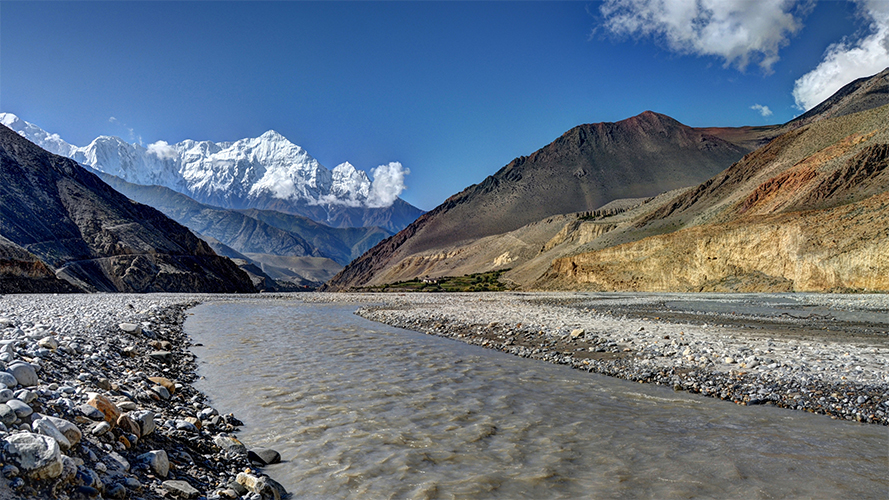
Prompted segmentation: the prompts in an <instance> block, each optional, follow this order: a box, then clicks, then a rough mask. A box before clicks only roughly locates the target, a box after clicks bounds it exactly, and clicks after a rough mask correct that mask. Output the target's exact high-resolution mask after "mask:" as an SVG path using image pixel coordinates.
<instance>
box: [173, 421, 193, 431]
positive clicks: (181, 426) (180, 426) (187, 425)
mask: <svg viewBox="0 0 890 500" xmlns="http://www.w3.org/2000/svg"><path fill="white" fill-rule="evenodd" d="M176 430H179V431H186V432H198V428H197V427H195V424H193V423H191V422H189V421H187V420H177V421H176Z"/></svg>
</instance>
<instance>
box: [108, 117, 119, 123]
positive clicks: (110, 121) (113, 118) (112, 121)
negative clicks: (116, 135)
mask: <svg viewBox="0 0 890 500" xmlns="http://www.w3.org/2000/svg"><path fill="white" fill-rule="evenodd" d="M108 122H109V123H117V118H115V117H113V116H109V117H108Z"/></svg>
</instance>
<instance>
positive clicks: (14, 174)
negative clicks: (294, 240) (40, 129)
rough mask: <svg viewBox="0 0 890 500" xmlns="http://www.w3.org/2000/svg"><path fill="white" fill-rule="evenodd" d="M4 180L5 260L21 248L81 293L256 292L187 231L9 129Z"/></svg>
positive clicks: (4, 140)
mask: <svg viewBox="0 0 890 500" xmlns="http://www.w3.org/2000/svg"><path fill="white" fill-rule="evenodd" d="M0 179H2V183H0V236H2V237H3V238H4V240H5V241H8V242H9V243H11V245H9V244H7V245H6V247H7V250H6V254H7V255H13V254H14V253H16V250H17V249H23V250H24V251H26V252H27V253H29V254H31V255H33V256H36V258H38V259H39V260H40V262H42V263H43V264H44V265H46V266H47V267H48V268H49V269H54V270H55V274H56V275H57V276H58V277H61V278H63V279H65V280H66V281H68V282H69V283H71V284H73V285H75V286H77V287H78V288H80V289H83V290H87V291H108V292H114V291H119V292H161V291H172V292H252V291H254V288H253V286H252V284H251V282H250V279H249V278H248V276H247V275H246V274H244V273H243V272H242V271H241V270H239V269H238V268H237V266H235V264H233V263H232V261H230V260H229V259H227V258H224V257H219V256H217V255H216V254H215V253H214V252H213V251H212V250H211V249H210V247H209V246H208V245H207V244H206V243H205V242H203V241H201V240H200V239H198V238H197V237H196V236H195V235H193V234H192V233H191V232H190V231H189V230H188V229H186V228H185V227H183V226H181V225H179V224H178V223H176V222H174V221H172V220H170V219H168V218H167V217H166V216H164V215H163V214H162V213H160V212H158V211H157V210H155V209H153V208H151V207H148V206H145V205H141V204H138V203H136V202H133V201H130V200H129V199H127V198H126V197H125V196H123V195H122V194H120V193H118V192H117V191H115V190H113V189H112V188H111V187H109V186H108V185H107V184H105V183H104V182H102V181H101V180H100V179H99V178H98V177H96V176H95V175H93V174H91V173H89V172H87V171H86V170H85V169H84V168H83V167H81V166H80V165H78V164H77V163H76V162H74V161H73V160H70V159H68V158H65V157H62V156H57V155H54V154H51V153H48V152H47V151H44V150H43V149H41V148H39V147H38V146H36V145H34V144H32V143H31V142H29V141H27V140H26V139H24V138H22V137H21V136H19V135H18V134H17V133H15V132H13V131H12V130H10V129H9V128H7V127H3V126H0ZM12 245H14V246H12ZM17 254H19V255H20V254H21V252H20V251H18V252H17ZM17 261H18V262H23V261H24V262H26V261H27V259H25V260H22V258H21V257H19V258H17ZM41 277H48V276H46V273H42V276H41ZM10 283H11V282H10ZM3 284H4V281H0V286H3ZM10 288H12V287H10ZM0 291H16V290H14V289H9V290H0Z"/></svg>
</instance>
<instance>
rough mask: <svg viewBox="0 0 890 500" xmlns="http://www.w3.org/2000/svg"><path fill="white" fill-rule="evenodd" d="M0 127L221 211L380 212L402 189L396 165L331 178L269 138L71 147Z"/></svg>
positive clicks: (27, 130) (103, 141)
mask: <svg viewBox="0 0 890 500" xmlns="http://www.w3.org/2000/svg"><path fill="white" fill-rule="evenodd" d="M0 121H2V123H3V124H4V125H6V126H8V127H9V128H11V129H12V130H14V131H16V132H17V133H18V134H19V135H21V136H23V137H25V138H26V139H28V140H30V141H32V142H34V143H35V144H37V145H38V146H40V147H42V148H44V149H46V150H48V151H50V152H52V153H56V154H59V155H63V156H67V157H69V158H72V159H74V160H75V161H77V162H79V163H82V164H84V165H87V166H89V167H92V168H93V169H95V170H99V171H102V172H105V173H108V174H112V175H115V176H117V177H120V178H122V179H124V180H126V181H128V182H132V183H134V184H142V185H160V186H165V187H168V188H171V189H173V190H176V191H179V192H181V193H184V194H187V195H189V196H191V197H193V198H195V199H197V200H198V201H201V202H204V203H211V204H215V205H219V206H222V207H227V208H244V207H247V206H249V205H255V202H256V200H258V199H263V198H272V199H276V200H282V201H283V202H294V203H302V204H307V205H321V206H328V207H333V206H344V207H364V208H387V207H390V206H391V205H392V204H393V203H394V202H395V201H396V199H397V198H398V196H399V194H401V193H402V191H404V189H405V185H404V177H405V176H406V175H407V174H408V170H407V169H404V168H403V167H402V165H401V164H400V163H397V162H393V163H389V164H388V165H381V166H379V167H377V168H375V169H373V170H372V175H373V176H374V180H373V181H371V179H370V178H369V177H368V175H367V174H366V173H365V172H363V171H361V170H358V169H356V168H355V167H354V166H353V165H352V164H350V163H349V162H344V163H341V164H340V165H337V167H335V168H334V170H333V171H331V170H328V169H327V168H325V167H324V166H323V165H321V164H320V163H319V162H318V160H316V159H315V158H313V157H312V156H311V155H310V154H309V153H308V152H307V151H306V150H304V149H303V148H301V147H300V146H298V145H296V144H294V143H292V142H290V141H289V140H288V139H287V138H286V137H284V136H283V135H281V134H279V133H278V132H276V131H274V130H269V131H266V132H265V133H263V134H262V135H261V136H259V137H255V138H246V139H241V140H238V141H235V142H218V143H214V142H211V141H194V140H190V139H189V140H185V141H182V142H179V143H177V144H172V145H171V144H168V143H167V142H166V141H157V142H155V143H153V144H149V145H148V147H142V146H141V145H138V144H129V143H127V142H125V141H124V140H122V139H120V138H118V137H112V136H100V137H97V138H96V139H95V140H93V141H92V142H91V143H90V144H89V145H87V146H84V147H76V146H72V145H71V144H68V143H67V142H65V141H63V140H62V139H61V138H60V137H59V136H58V135H56V134H49V133H47V132H46V131H44V130H43V129H41V128H40V127H38V126H36V125H33V124H31V123H28V122H25V121H24V120H21V119H20V118H18V117H17V116H15V115H13V114H11V113H0Z"/></svg>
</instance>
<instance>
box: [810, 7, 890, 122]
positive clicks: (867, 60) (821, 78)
mask: <svg viewBox="0 0 890 500" xmlns="http://www.w3.org/2000/svg"><path fill="white" fill-rule="evenodd" d="M856 3H857V4H858V5H859V15H860V16H861V17H862V18H863V19H864V20H865V21H866V23H867V29H866V30H865V31H864V32H863V33H862V34H860V35H859V36H852V37H845V38H844V39H843V40H841V41H839V42H837V43H834V44H832V45H830V46H829V47H828V49H826V50H825V55H824V56H823V58H822V62H821V63H819V65H818V66H816V68H815V69H813V70H812V71H810V72H809V73H807V74H805V75H803V76H802V77H800V78H799V79H798V80H797V81H796V82H794V91H793V92H792V95H793V96H794V101H795V103H796V104H797V107H798V108H800V109H801V110H804V111H806V110H808V109H811V108H813V107H814V106H816V105H817V104H819V103H820V102H822V101H824V100H825V99H827V98H829V97H831V95H832V94H834V93H835V92H837V91H838V89H840V88H841V87H843V86H844V85H846V84H848V83H850V82H851V81H853V80H855V79H857V78H862V77H864V76H871V75H873V74H875V73H878V72H880V71H881V70H883V69H884V68H886V67H887V61H888V54H890V52H888V49H887V46H888V23H890V15H888V3H887V0H859V1H857V2H856Z"/></svg>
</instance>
